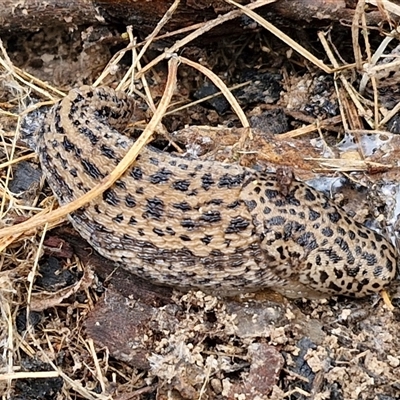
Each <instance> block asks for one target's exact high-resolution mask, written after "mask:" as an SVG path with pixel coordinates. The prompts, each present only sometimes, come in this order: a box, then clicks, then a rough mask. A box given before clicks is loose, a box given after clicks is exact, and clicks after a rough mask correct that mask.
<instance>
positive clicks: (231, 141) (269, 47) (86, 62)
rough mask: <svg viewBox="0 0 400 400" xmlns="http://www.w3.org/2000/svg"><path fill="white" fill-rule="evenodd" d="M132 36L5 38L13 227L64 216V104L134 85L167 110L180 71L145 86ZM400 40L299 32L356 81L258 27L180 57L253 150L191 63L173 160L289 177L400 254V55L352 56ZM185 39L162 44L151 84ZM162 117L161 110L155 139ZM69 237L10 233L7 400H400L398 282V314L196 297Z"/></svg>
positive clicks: (178, 101)
mask: <svg viewBox="0 0 400 400" xmlns="http://www.w3.org/2000/svg"><path fill="white" fill-rule="evenodd" d="M123 32H124V30H123V29H122V28H121V27H115V26H107V27H106V26H101V27H93V26H90V27H82V28H80V29H78V30H75V31H73V32H71V31H66V30H62V29H60V28H53V29H51V28H44V29H42V30H40V31H38V32H35V33H29V34H28V33H26V34H10V35H4V36H3V37H2V44H1V48H0V57H1V60H2V62H1V67H0V73H1V79H0V93H1V103H0V106H1V113H0V118H1V120H0V124H1V147H0V156H1V161H0V163H1V167H2V169H1V173H2V179H1V182H2V186H1V187H2V197H3V198H2V203H1V216H2V219H1V225H0V228H6V227H9V226H11V225H14V224H17V223H20V222H23V221H26V220H27V219H28V218H30V217H31V216H33V215H36V214H38V213H45V212H47V211H50V210H51V209H55V208H56V207H57V204H56V201H55V199H54V197H53V195H52V193H51V191H50V189H49V188H48V186H47V185H46V182H45V181H44V179H43V177H42V174H41V171H40V166H39V163H38V160H37V157H36V155H35V152H34V147H35V133H36V131H37V128H38V126H40V124H41V122H42V120H43V115H44V113H45V111H46V109H48V107H49V106H50V105H51V104H53V103H54V102H55V101H56V100H58V99H59V98H61V97H62V95H63V93H66V92H68V90H69V89H71V88H73V87H78V86H81V85H83V84H90V85H91V84H94V83H95V82H96V80H97V79H98V78H99V77H101V80H100V82H101V85H108V86H113V87H116V86H117V84H118V83H121V82H125V86H124V87H125V88H131V89H133V92H134V94H135V96H137V97H140V96H142V97H143V98H147V100H148V103H150V104H151V102H150V101H149V96H150V97H151V99H152V102H154V104H156V105H157V102H158V101H159V100H160V97H161V95H162V93H163V90H164V87H165V82H166V78H167V66H166V61H165V60H162V61H160V62H159V63H157V64H156V65H155V66H154V67H153V68H151V69H149V70H148V71H147V72H146V73H145V74H144V75H143V78H140V79H135V76H136V74H137V73H138V72H139V71H140V68H139V67H138V65H136V67H135V68H132V69H131V70H130V68H131V67H132V66H133V64H134V61H133V60H135V58H136V57H137V54H138V53H139V51H140V49H141V48H143V46H144V44H145V43H146V42H145V41H144V42H140V41H141V40H142V39H143V38H140V37H138V38H137V40H136V41H137V42H139V43H140V45H138V47H137V49H134V50H133V51H132V49H131V48H130V49H129V48H128V47H129V44H132V41H133V37H134V36H135V35H137V32H133V33H132V36H131V37H130V36H129V34H128V35H126V34H123ZM389 32H390V27H389V26H386V25H385V24H383V25H382V27H381V30H377V29H370V30H369V31H368V33H369V38H368V40H369V41H368V42H365V41H363V39H362V38H361V36H362V35H361V34H360V40H359V43H357V44H355V43H354V42H352V37H351V32H350V27H348V26H345V25H340V24H336V25H333V26H331V27H329V29H328V28H326V30H325V31H323V32H322V36H323V38H324V39H322V37H321V36H318V30H317V29H312V28H308V29H305V28H304V29H303V28H301V34H299V32H298V29H290V28H286V30H285V33H286V34H287V35H289V36H290V37H292V38H293V39H295V40H296V41H297V42H298V45H299V46H302V47H303V48H305V49H307V50H308V51H309V52H311V53H313V54H314V55H315V56H316V57H317V59H319V60H322V61H323V62H324V63H325V65H332V64H333V61H335V62H337V63H338V65H339V66H343V67H345V68H342V69H341V70H340V72H336V73H327V72H324V71H323V70H321V68H320V67H319V66H317V65H315V64H313V63H312V62H311V61H310V60H309V59H307V57H304V56H302V55H300V54H299V52H298V49H293V48H292V47H290V46H289V45H287V44H285V43H283V42H282V40H281V38H279V37H276V36H274V35H273V34H271V33H270V32H268V31H267V30H266V29H264V28H262V27H260V26H257V25H256V26H254V27H253V29H247V30H244V31H243V33H242V34H241V35H238V36H235V37H226V38H224V39H223V40H218V41H212V40H211V39H208V40H207V41H205V42H206V43H207V45H203V44H202V40H201V38H200V39H198V40H197V41H194V42H191V43H188V44H187V45H185V47H184V48H183V49H180V50H179V54H180V55H183V56H184V57H186V58H189V59H191V60H193V61H196V62H198V63H199V64H201V66H202V67H203V68H204V69H207V70H209V71H212V72H213V73H214V74H216V75H217V76H219V77H220V78H221V79H222V81H223V82H224V84H225V85H226V86H227V87H228V88H230V89H232V88H233V90H232V92H233V94H234V96H235V97H236V98H237V100H238V103H239V105H240V108H241V110H242V111H243V113H244V115H245V116H246V117H247V119H248V120H249V121H250V125H251V127H252V128H253V136H252V137H248V135H247V131H246V130H245V129H243V128H242V124H241V121H240V118H239V117H238V115H237V114H236V113H235V112H234V111H233V110H232V107H231V106H232V104H230V102H229V99H228V100H227V99H226V97H224V96H223V95H221V94H220V95H218V96H214V97H207V96H211V95H215V93H217V92H218V91H219V88H217V87H216V86H215V85H214V84H213V83H212V82H211V81H210V79H209V78H207V77H206V76H205V75H204V73H203V72H204V71H201V70H198V69H194V68H192V67H191V66H189V65H188V64H185V63H182V64H181V65H180V66H179V70H178V85H177V89H176V91H175V95H174V98H173V102H172V104H171V105H170V108H169V110H168V113H167V115H165V117H164V118H163V121H162V122H163V126H164V130H163V131H160V132H157V135H156V141H157V146H159V147H160V148H163V149H165V148H166V149H167V151H169V149H170V148H172V146H171V145H170V143H171V142H174V143H175V144H176V145H178V146H180V147H181V148H183V149H186V151H188V152H189V153H190V154H196V155H198V156H201V157H206V158H208V159H214V160H220V161H228V162H239V163H240V164H242V165H245V166H250V167H253V168H256V169H267V170H274V169H276V168H277V167H285V168H289V169H290V170H293V171H294V172H295V175H296V177H298V178H299V179H301V180H304V181H306V182H307V183H309V184H310V185H312V186H314V187H316V188H317V189H318V190H321V191H323V192H325V193H326V194H328V195H330V196H331V197H332V198H333V199H334V201H336V202H337V203H338V204H340V205H341V206H343V208H345V210H346V211H347V212H348V213H349V214H351V215H352V216H353V217H354V218H355V219H357V220H359V221H360V222H362V223H365V224H367V225H369V226H371V227H373V228H374V229H378V230H380V231H382V232H384V233H385V234H386V235H387V236H388V237H390V238H391V239H392V240H393V241H395V242H396V240H397V236H398V235H397V230H398V213H399V211H398V209H399V206H398V204H399V195H398V194H399V193H400V192H399V187H398V182H399V180H400V177H399V173H398V166H397V163H398V161H397V160H398V159H399V154H398V152H399V151H400V138H399V136H398V133H399V132H400V128H399V119H398V118H399V117H398V113H397V112H396V109H395V107H396V105H397V104H398V103H399V100H400V95H399V93H398V87H399V82H398V79H399V76H398V72H397V69H398V68H397V66H396V63H395V61H396V57H397V55H398V45H399V39H398V37H397V36H394V37H393V40H391V41H390V42H389V43H387V45H386V47H385V48H384V50H383V51H384V54H386V56H385V57H378V56H377V59H376V60H375V59H370V60H369V63H368V64H367V63H366V62H365V63H364V64H363V66H362V68H363V69H357V67H356V65H355V64H354V57H353V54H355V47H356V46H360V47H359V48H358V47H357V49H358V50H359V51H360V52H361V54H363V58H364V59H365V60H367V59H368V57H367V54H372V55H374V54H377V49H378V48H379V46H380V45H382V43H383V41H384V40H385V37H386V36H385V35H386V34H388V33H389ZM176 39H177V38H173V39H169V40H170V41H169V42H165V41H161V42H157V41H154V42H153V43H152V44H151V45H150V46H149V48H148V50H147V51H146V52H145V55H144V57H143V59H142V60H141V61H140V62H141V66H142V68H144V67H145V65H147V64H148V63H150V62H151V60H153V59H155V58H156V57H157V56H158V55H159V54H162V52H163V51H164V48H165V47H167V46H170V45H171V43H173V42H174V40H176ZM324 40H325V41H324ZM327 48H329V49H331V50H333V53H332V54H328V53H327V51H326V50H327ZM116 55H117V56H118V55H121V57H120V59H117V58H116ZM329 57H330V58H329ZM393 63H394V65H393ZM377 67H379V68H377ZM104 71H105V72H104ZM28 74H29V75H28ZM32 77H34V78H35V79H33V78H32ZM206 97H207V98H206ZM205 98H206V99H205ZM393 110H394V111H393ZM392 111H393V113H392V114H391V112H392ZM151 116H152V110H151V107H148V111H147V112H146V113H145V114H144V115H143V126H142V127H140V126H139V128H138V130H139V131H140V130H141V129H142V128H143V127H144V126H145V124H146V122H148V121H149V119H150V118H151ZM166 132H167V133H168V136H166V135H165V133H166ZM396 143H397V144H396ZM66 221H67V220H66V218H63V219H62V220H59V221H56V222H50V223H49V224H47V225H46V227H44V226H41V227H40V228H37V229H31V230H30V231H28V232H25V233H24V234H22V235H13V236H11V237H10V236H4V235H3V236H1V231H0V237H1V240H2V254H1V268H0V308H1V313H2V318H1V320H0V324H1V326H0V349H1V355H0V393H3V394H2V398H3V399H14V400H17V399H18V400H25V399H101V400H105V399H116V400H128V399H149V400H150V399H232V400H233V399H235V400H236V399H238V400H247V399H252V400H253V399H254V400H256V399H257V400H258V399H315V400H319V399H321V400H322V399H329V400H340V399H362V400H367V399H368V400H394V399H399V398H400V334H399V332H400V312H399V301H400V290H399V288H398V281H397V282H394V284H393V286H392V287H391V288H390V289H389V296H390V297H391V299H392V305H393V308H391V307H390V306H389V305H388V304H385V302H384V301H383V300H382V297H381V296H379V295H376V296H372V297H369V298H366V299H360V300H354V299H348V298H343V297H333V298H328V299H286V298H284V297H282V296H280V295H277V294H275V293H273V292H267V291H264V292H260V293H251V294H248V293H243V294H241V295H236V296H234V297H221V296H218V294H217V293H203V292H200V291H198V292H193V291H190V292H183V293H182V292H179V291H177V290H173V289H172V288H163V287H157V286H154V285H152V284H149V283H148V282H142V281H140V280H139V279H136V278H135V277H133V276H131V275H129V274H127V273H126V272H125V271H123V270H121V269H120V268H116V267H115V265H113V264H112V263H111V262H110V261H107V260H105V259H103V258H102V257H100V256H99V255H97V254H96V253H94V252H93V251H92V250H91V249H90V247H89V245H88V244H87V243H85V242H84V241H83V239H81V238H80V237H79V235H78V234H77V233H76V232H74V230H73V229H72V228H71V226H70V225H68V223H67V222H66ZM396 243H397V242H396Z"/></svg>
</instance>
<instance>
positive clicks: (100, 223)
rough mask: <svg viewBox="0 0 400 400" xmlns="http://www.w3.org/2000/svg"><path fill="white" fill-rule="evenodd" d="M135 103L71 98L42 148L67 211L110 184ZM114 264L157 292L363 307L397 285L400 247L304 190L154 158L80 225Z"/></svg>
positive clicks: (77, 220) (246, 172)
mask: <svg viewBox="0 0 400 400" xmlns="http://www.w3.org/2000/svg"><path fill="white" fill-rule="evenodd" d="M134 104H135V103H134V101H133V100H132V99H131V98H130V97H128V96H127V95H125V94H123V93H120V92H115V91H113V90H112V89H109V88H96V89H94V88H90V87H83V88H81V89H75V90H72V91H71V92H70V93H69V95H68V96H67V97H66V98H64V99H63V100H62V101H61V102H59V103H57V104H56V105H55V106H54V107H53V108H52V109H51V110H50V112H49V113H48V116H47V118H46V121H45V123H44V124H43V126H42V128H41V130H40V132H39V137H38V153H39V157H40V162H41V166H42V169H43V171H44V174H45V176H46V179H47V181H48V183H49V185H50V187H51V189H52V190H53V192H54V194H55V195H56V197H57V199H58V200H59V202H60V203H61V204H66V203H68V202H71V201H72V200H75V199H76V198H78V197H80V196H82V195H83V194H85V193H86V192H87V191H89V190H90V189H91V188H92V187H93V186H95V185H96V184H97V183H99V181H100V180H101V179H102V178H104V177H105V176H106V175H108V174H109V173H110V172H111V171H112V170H113V169H114V168H115V166H116V165H117V164H118V162H119V161H120V160H121V159H122V158H123V156H124V155H125V154H126V153H127V152H128V150H129V148H130V147H131V146H132V145H133V143H134V140H133V139H130V138H129V137H127V136H125V135H123V134H121V133H120V132H119V130H122V129H123V128H124V127H125V126H126V124H127V123H128V122H129V119H130V117H131V115H132V110H133V108H134ZM69 218H70V220H71V222H72V224H73V226H74V227H75V228H76V230H77V231H78V232H79V233H80V234H81V235H82V237H83V238H85V239H86V240H87V241H88V242H89V243H90V244H91V245H92V246H93V247H94V248H95V249H96V250H97V251H98V252H99V253H100V254H102V255H103V256H104V257H106V258H108V259H110V260H113V261H117V262H120V263H121V265H122V266H123V267H124V268H125V269H128V270H129V271H130V272H132V273H134V274H136V275H139V276H141V277H144V278H147V279H151V280H153V281H155V282H158V283H162V284H167V285H171V286H177V287H181V288H182V287H184V288H199V289H202V290H208V291H210V290H211V291H215V292H218V293H220V292H224V293H230V292H237V291H254V290H259V289H263V288H267V287H270V288H273V289H275V290H278V291H283V292H295V293H298V294H300V295H304V294H305V295H307V293H308V292H309V291H312V292H317V293H323V294H326V295H334V294H342V295H346V296H353V297H361V296H365V295H368V294H371V293H374V292H378V291H380V290H382V289H383V288H384V287H386V286H387V285H388V284H389V283H390V282H391V280H393V278H394V277H395V275H396V273H397V270H398V264H397V255H396V251H395V249H394V247H393V246H392V244H390V243H389V242H388V241H387V240H386V239H384V238H383V237H382V236H381V235H379V234H378V233H376V232H374V231H372V230H370V229H368V228H366V227H364V226H362V225H361V224H359V223H357V222H355V221H354V220H352V219H351V218H350V217H349V216H348V215H347V214H346V213H345V212H344V211H343V210H341V209H340V208H338V207H337V206H335V205H334V204H333V203H332V202H331V201H330V200H329V199H328V198H327V197H325V196H324V195H323V194H321V193H319V192H318V191H316V190H314V189H312V188H310V187H308V186H307V185H304V184H302V183H300V182H298V181H293V182H292V183H291V184H290V185H289V187H288V188H287V190H285V191H282V190H281V187H280V185H279V182H278V179H277V176H276V174H272V173H260V172H256V171H254V170H252V169H249V168H244V167H241V166H237V165H228V164H223V163H219V162H209V161H200V160H193V159H187V158H184V157H180V156H176V155H173V154H169V153H164V152H161V151H159V150H156V149H154V148H152V147H151V146H148V147H146V148H144V149H143V150H142V152H141V154H140V155H139V157H138V158H137V160H136V161H135V162H134V164H133V165H132V167H130V169H128V171H127V172H126V173H125V174H124V175H123V176H122V177H121V178H120V179H119V180H118V181H117V182H116V183H115V184H114V185H113V186H112V187H111V188H110V189H108V190H106V191H105V192H104V193H103V195H102V196H99V197H98V198H96V199H95V200H94V201H92V202H91V203H89V204H87V205H86V206H85V207H83V208H81V209H79V210H78V211H76V212H74V213H73V214H71V215H70V217H69Z"/></svg>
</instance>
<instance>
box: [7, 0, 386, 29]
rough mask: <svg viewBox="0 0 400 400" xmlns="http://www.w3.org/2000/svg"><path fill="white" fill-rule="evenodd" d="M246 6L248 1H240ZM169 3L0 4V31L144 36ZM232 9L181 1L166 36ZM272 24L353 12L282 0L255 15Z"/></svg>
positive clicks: (375, 14)
mask: <svg viewBox="0 0 400 400" xmlns="http://www.w3.org/2000/svg"><path fill="white" fill-rule="evenodd" d="M239 3H242V4H246V3H249V2H248V1H239ZM171 4H172V1H171V0H153V1H148V0H98V1H93V0H73V1H66V0H53V1H51V2H49V1H45V0H41V1H38V0H25V1H22V2H15V1H14V0H0V5H1V7H0V22H1V24H0V32H13V31H14V32H19V31H20V30H26V31H33V30H37V29H40V28H43V27H50V26H55V25H62V26H64V27H67V28H76V27H77V26H79V25H96V24H106V23H109V22H110V23H115V24H123V25H133V26H134V27H136V28H137V29H140V31H138V33H140V34H141V36H143V37H145V36H146V35H147V34H149V33H150V32H151V31H152V30H153V29H154V27H155V26H156V25H157V23H158V22H159V21H160V19H161V18H162V17H163V16H164V14H165V13H166V11H167V10H168V8H169V7H170V6H171ZM233 9H234V7H233V6H230V5H228V4H227V3H226V2H225V1H223V0H212V1H205V0H202V1H193V0H192V1H186V2H181V4H180V5H179V6H178V8H177V10H176V11H175V13H174V14H173V16H172V18H171V19H170V20H169V21H168V23H167V25H166V26H165V29H164V31H163V32H167V31H173V30H176V29H181V28H183V27H186V26H190V25H193V24H196V23H199V22H204V21H208V20H210V19H214V18H217V17H218V15H221V14H224V13H225V12H228V11H230V10H233ZM371 9H372V10H373V11H370V12H369V13H367V14H366V19H367V21H366V22H367V24H368V25H376V24H378V23H380V22H381V21H382V19H384V18H385V16H384V15H382V13H381V12H379V11H376V10H377V9H376V8H372V7H371ZM257 13H260V15H262V16H263V17H265V18H267V19H268V20H269V21H270V22H272V23H278V24H280V25H282V24H283V25H286V26H290V25H291V23H290V21H298V22H299V24H298V26H299V28H300V27H301V26H303V27H306V26H309V23H310V22H312V21H314V23H315V25H316V26H321V21H322V22H323V24H325V25H327V24H330V23H331V22H332V21H333V22H338V21H342V20H345V21H347V22H351V20H352V18H353V16H354V10H353V9H351V8H349V7H348V6H347V5H346V2H345V1H344V0H281V1H277V2H275V3H272V4H269V5H267V6H264V7H262V8H259V9H258V10H257ZM243 29H244V25H242V22H240V21H239V22H238V19H236V20H233V21H230V22H228V23H226V24H224V25H223V26H220V27H217V29H214V30H213V31H212V35H213V36H214V35H215V36H217V37H218V36H221V35H225V36H229V35H232V33H235V32H236V33H238V32H241V31H242V30H243Z"/></svg>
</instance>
